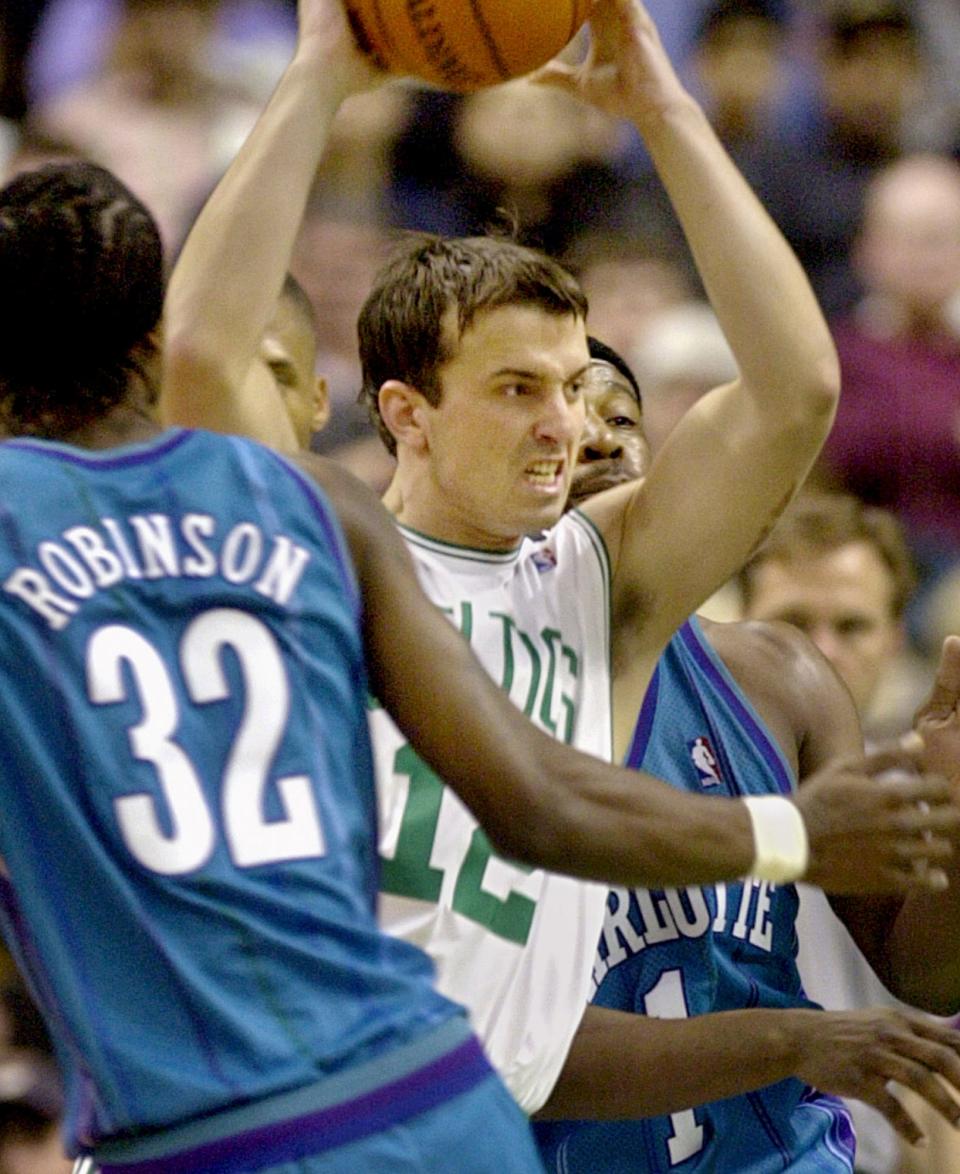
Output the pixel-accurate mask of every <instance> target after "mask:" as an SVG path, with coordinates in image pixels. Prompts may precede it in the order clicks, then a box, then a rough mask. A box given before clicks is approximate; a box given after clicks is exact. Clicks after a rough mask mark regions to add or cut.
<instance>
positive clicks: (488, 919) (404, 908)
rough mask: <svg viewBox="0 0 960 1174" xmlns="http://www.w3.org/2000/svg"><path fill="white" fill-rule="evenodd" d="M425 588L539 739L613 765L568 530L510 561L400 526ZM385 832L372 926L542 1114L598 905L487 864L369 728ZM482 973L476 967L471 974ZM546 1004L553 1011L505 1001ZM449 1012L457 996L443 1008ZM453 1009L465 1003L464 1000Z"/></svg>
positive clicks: (591, 551) (472, 823) (602, 595)
mask: <svg viewBox="0 0 960 1174" xmlns="http://www.w3.org/2000/svg"><path fill="white" fill-rule="evenodd" d="M401 532H402V533H403V535H404V537H405V539H406V541H407V545H408V547H409V549H410V551H411V552H412V554H413V556H414V561H415V563H416V566H417V569H418V572H419V577H420V582H421V585H422V586H423V587H424V589H425V590H426V592H427V595H428V596H429V597H430V598H431V599H432V600H433V602H434V603H436V604H438V605H439V606H440V608H441V609H442V610H443V611H444V612H445V613H446V614H447V615H448V616H449V617H450V619H451V620H452V622H453V623H454V624H455V625H456V626H457V627H459V628H460V630H461V631H462V632H463V634H464V636H465V637H466V638H467V639H468V640H469V641H470V644H471V647H472V648H473V650H474V652H475V653H476V654H477V656H478V657H479V658H480V661H481V663H482V664H483V665H484V666H485V668H486V669H487V671H488V672H489V673H490V675H491V676H492V677H493V679H494V680H495V681H497V682H499V683H500V685H501V686H502V687H503V688H504V689H505V690H506V691H507V692H508V693H509V695H510V697H511V698H512V700H513V701H514V702H515V703H516V705H518V706H519V707H520V708H521V709H523V710H524V712H525V713H527V714H528V716H530V717H531V718H532V719H533V720H534V721H535V722H536V723H537V724H538V725H540V726H542V727H543V728H544V729H546V730H548V731H549V732H550V733H552V734H554V735H555V736H556V737H558V738H561V739H562V740H563V741H565V742H568V743H572V744H574V745H576V746H578V747H579V748H580V749H583V750H588V751H589V752H590V753H592V754H595V755H597V756H598V757H602V758H606V759H609V758H610V755H611V753H612V747H611V737H610V686H609V681H610V677H609V637H608V634H609V617H608V601H609V591H610V578H609V567H608V563H607V555H606V550H605V547H604V545H603V542H602V541H601V539H600V537H599V535H598V534H597V532H596V531H595V530H594V528H593V526H592V524H591V523H590V522H589V521H588V520H587V519H586V518H583V517H580V516H578V515H572V516H571V517H570V519H569V521H568V522H567V523H565V524H564V525H562V526H557V527H555V528H554V529H553V530H552V531H551V532H550V534H549V536H548V537H544V538H528V539H525V540H524V541H523V542H522V543H521V545H520V546H519V547H518V548H517V549H516V550H513V551H509V552H506V553H499V552H495V551H475V550H469V549H467V548H464V547H456V546H450V545H447V544H444V543H441V542H436V541H434V540H432V539H429V538H426V537H424V536H423V535H420V534H417V533H416V532H415V531H412V530H407V529H404V528H403V527H401ZM371 729H372V733H373V744H374V748H375V750H374V752H375V757H376V765H377V779H378V792H379V796H380V809H381V820H382V828H383V830H382V835H381V841H380V844H381V855H382V857H383V861H382V869H381V879H380V891H381V904H380V915H381V921H382V923H383V924H385V925H387V926H389V928H390V930H391V932H393V933H395V934H399V935H400V936H402V937H404V938H407V939H408V940H410V941H413V942H417V943H419V944H420V945H422V946H423V947H424V948H426V949H428V950H429V952H430V953H431V955H432V957H433V959H434V964H435V966H436V970H437V984H438V986H439V988H440V989H441V990H442V991H448V992H449V991H457V992H463V991H464V990H466V989H470V990H471V992H472V997H471V1006H472V1011H473V1015H472V1020H473V1026H474V1030H476V1031H477V1033H478V1034H479V1035H480V1037H481V1038H482V1039H483V1042H484V1048H485V1050H486V1052H487V1054H488V1056H489V1057H490V1059H491V1060H492V1061H493V1063H494V1066H495V1067H497V1068H498V1069H499V1071H500V1072H501V1074H502V1075H504V1076H505V1078H506V1079H507V1081H508V1083H509V1084H510V1086H511V1088H512V1091H513V1092H514V1095H515V1096H517V1097H518V1099H519V1100H520V1102H521V1104H522V1105H526V1104H530V1105H535V1104H537V1103H542V1101H543V1099H544V1098H545V1097H546V1095H547V1094H548V1093H549V1091H550V1089H551V1088H552V1086H553V1083H554V1081H555V1079H556V1077H557V1075H558V1073H559V1071H560V1068H561V1067H562V1064H563V1059H564V1056H565V1055H566V1051H567V1047H568V1046H569V1043H570V1038H571V1036H572V1033H573V1030H574V1028H575V1027H576V1019H575V1018H574V1017H573V1016H571V1015H570V1011H569V1008H570V1007H571V1006H579V1007H582V1006H583V1005H584V1003H585V1002H586V999H587V996H588V990H589V988H588V979H589V974H588V972H587V971H586V970H585V969H584V968H583V967H578V966H571V965H570V959H571V956H577V957H579V956H582V955H583V953H584V952H585V951H592V950H593V949H594V948H595V945H596V942H595V941H593V942H591V941H590V938H589V935H590V934H591V933H592V932H593V927H594V926H595V924H596V922H597V920H598V918H602V915H603V905H604V901H605V899H606V890H605V889H604V888H603V887H602V886H600V885H590V884H583V883H582V882H580V881H575V880H572V879H570V878H568V877H560V876H548V874H546V873H544V872H543V871H540V870H537V871H534V872H531V871H530V870H529V869H524V868H522V867H520V866H518V865H515V864H511V863H509V862H507V861H504V860H501V859H500V858H499V857H497V856H495V855H493V854H492V853H491V850H490V845H489V841H488V840H487V838H486V836H485V835H484V833H483V831H482V830H481V829H480V828H479V827H478V826H477V821H476V820H475V819H474V818H473V816H472V815H470V813H469V812H468V811H467V809H466V808H465V807H464V805H463V803H461V802H460V800H459V799H458V798H457V796H456V795H454V794H453V792H452V791H450V790H449V789H448V788H446V787H444V786H443V784H442V783H441V782H440V780H439V779H438V778H437V777H436V775H434V774H433V773H432V772H430V771H429V770H427V769H426V767H425V766H424V765H423V763H422V762H420V760H419V759H417V758H416V756H415V755H414V754H413V753H412V749H411V747H410V745H409V744H408V743H407V741H406V739H405V738H403V736H402V735H401V734H400V733H399V731H398V730H397V728H396V726H395V725H394V724H393V723H392V722H391V721H390V719H389V718H388V716H387V715H386V713H385V712H384V711H383V710H377V711H376V712H374V713H373V714H372V715H371ZM478 958H482V964H481V965H480V966H479V967H478V965H477V960H478ZM545 985H546V986H547V987H549V988H551V989H552V991H553V997H552V998H551V999H550V1000H543V999H539V998H537V999H536V1001H533V999H529V1000H528V999H527V998H524V997H521V998H517V996H516V992H526V991H529V992H531V994H532V993H534V992H539V991H542V990H543V989H544V986H545ZM454 997H457V996H454ZM460 997H462V995H461V996H460Z"/></svg>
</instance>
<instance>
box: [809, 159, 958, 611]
mask: <svg viewBox="0 0 960 1174" xmlns="http://www.w3.org/2000/svg"><path fill="white" fill-rule="evenodd" d="M854 262H855V265H856V269H857V273H858V274H859V276H860V279H861V281H862V282H863V286H864V288H865V290H866V293H865V295H864V297H863V298H862V299H861V301H860V302H859V303H858V304H857V306H856V307H855V310H854V312H853V313H852V314H850V315H848V316H844V317H842V318H840V319H838V320H837V321H836V322H835V323H834V337H835V340H836V343H837V350H838V352H839V355H840V362H841V366H842V371H843V388H844V393H843V395H842V396H841V399H840V408H839V412H838V415H837V419H836V423H835V424H834V428H833V431H832V432H831V434H830V437H829V438H828V440H827V444H826V446H825V449H824V456H823V458H822V461H821V474H822V475H823V477H824V479H825V480H826V481H828V482H829V481H830V480H831V479H832V481H833V483H835V484H837V485H839V486H840V487H842V488H844V489H846V490H848V491H849V492H851V493H854V494H856V495H857V496H858V497H860V498H862V499H863V500H864V501H867V502H869V503H871V504H873V505H879V506H884V507H886V508H887V509H890V510H893V511H894V512H895V513H896V514H897V516H898V517H899V518H900V520H901V521H902V522H903V524H904V526H905V527H906V531H907V536H908V539H909V542H910V545H911V547H912V549H913V551H914V555H915V557H916V558H917V561H918V564H919V570H920V574H921V578H922V580H923V583H924V586H927V585H929V584H931V583H932V582H933V581H934V580H935V579H936V578H937V577H938V576H939V575H940V574H941V573H943V572H944V571H945V570H946V569H947V568H949V567H950V566H951V565H953V564H954V563H955V562H956V561H957V559H958V558H960V165H958V164H957V163H955V162H954V161H953V160H951V159H948V158H946V157H943V156H936V155H911V156H908V157H906V158H904V159H902V160H900V161H898V162H897V163H894V164H892V165H890V166H889V167H887V168H885V169H884V170H883V171H882V172H880V173H879V174H878V175H877V176H876V177H875V178H874V179H873V181H872V182H871V184H870V186H869V188H868V191H867V198H866V204H865V208H864V215H863V219H862V222H861V225H860V231H859V235H858V238H857V243H856V248H855V252H854ZM923 600H924V594H923V592H921V595H920V597H919V599H918V600H917V602H916V603H915V604H914V606H913V608H912V611H913V613H914V615H915V616H916V619H917V623H918V624H922V617H921V614H920V613H921V612H922V606H923ZM911 623H912V626H913V620H912V621H911Z"/></svg>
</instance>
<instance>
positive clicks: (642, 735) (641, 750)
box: [624, 665, 660, 769]
mask: <svg viewBox="0 0 960 1174" xmlns="http://www.w3.org/2000/svg"><path fill="white" fill-rule="evenodd" d="M659 694H660V666H659V665H657V667H656V668H655V669H654V670H653V676H652V677H651V678H650V684H649V685H648V686H647V691H646V693H644V695H643V704H642V705H641V706H640V712H639V714H638V715H637V724H636V725H635V726H634V728H633V737H632V738H631V740H630V749H629V750H628V751H627V756H626V758H625V759H624V762H625V764H626V765H627V766H633V767H636V768H637V769H639V767H640V763H641V762H643V756H644V755H645V754H646V752H647V746H648V745H649V744H650V735H651V733H652V732H653V721H654V718H655V717H656V716H657V698H658V697H659Z"/></svg>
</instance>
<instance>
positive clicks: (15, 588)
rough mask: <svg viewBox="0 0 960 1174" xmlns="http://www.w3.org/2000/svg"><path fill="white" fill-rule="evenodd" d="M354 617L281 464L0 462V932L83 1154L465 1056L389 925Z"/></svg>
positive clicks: (141, 455) (27, 458)
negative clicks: (437, 1048)
mask: <svg viewBox="0 0 960 1174" xmlns="http://www.w3.org/2000/svg"><path fill="white" fill-rule="evenodd" d="M359 619H360V600H359V597H358V592H357V586H356V583H355V581H354V576H353V570H352V567H351V564H350V562H349V559H348V556H347V553H346V547H345V545H344V541H343V538H342V536H341V533H340V529H339V525H338V523H337V521H336V519H335V517H334V515H333V512H332V510H331V509H330V508H329V506H328V505H327V504H326V501H325V498H324V497H323V495H322V493H321V492H320V490H319V489H318V488H317V487H316V486H315V485H314V484H313V483H312V482H310V481H308V479H307V478H306V477H305V476H303V475H302V474H301V473H300V472H299V471H298V470H296V469H294V467H293V466H291V465H289V464H287V462H285V461H283V460H282V459H281V458H279V457H277V456H276V455H275V454H273V453H271V452H268V451H267V450H266V449H263V448H261V447H259V446H257V445H255V444H252V443H250V442H247V441H241V440H237V439H233V438H227V437H220V436H214V435H212V434H209V433H204V432H185V431H181V430H172V431H169V432H166V433H163V434H161V436H160V437H159V438H158V439H156V440H154V441H152V442H150V443H148V444H143V445H133V446H128V447H125V448H122V449H112V450H108V451H104V452H90V451H86V450H80V449H75V448H72V447H68V446H66V445H60V444H55V443H48V442H39V441H27V440H14V441H8V442H6V443H4V444H3V445H2V446H0V641H2V657H0V677H2V693H3V698H4V721H3V723H2V725H0V792H2V798H3V818H2V820H0V854H2V857H3V860H4V862H5V865H6V872H7V873H8V874H9V877H10V878H12V883H11V882H10V881H8V880H7V879H4V881H3V893H2V896H3V899H4V900H3V905H4V910H3V912H4V928H5V931H6V934H7V936H8V938H9V941H10V944H11V947H12V949H13V950H14V952H15V954H16V957H17V960H18V962H19V964H20V965H21V967H22V969H23V971H24V973H25V975H26V976H27V977H28V979H29V981H30V983H31V986H32V989H33V991H34V993H35V994H36V996H37V999H38V1002H39V1003H40V1005H41V1007H42V1009H43V1011H44V1013H45V1016H46V1019H47V1022H48V1024H49V1026H50V1028H51V1032H52V1034H53V1036H54V1040H55V1044H56V1047H57V1051H58V1058H59V1061H60V1063H61V1068H62V1071H63V1073H64V1078H65V1084H66V1088H67V1095H68V1112H67V1121H66V1125H67V1135H68V1144H69V1146H70V1149H71V1151H72V1152H76V1151H77V1149H84V1148H90V1147H92V1146H96V1145H98V1144H99V1143H100V1142H102V1141H104V1140H106V1141H109V1140H110V1139H111V1138H114V1137H118V1136H120V1137H122V1136H124V1135H127V1134H135V1133H139V1132H142V1131H144V1130H152V1129H166V1128H167V1127H169V1126H170V1125H171V1124H176V1123H178V1122H181V1121H186V1120H196V1119H198V1118H201V1117H204V1115H207V1114H216V1113H218V1112H220V1111H222V1110H223V1109H225V1108H229V1107H230V1106H233V1105H235V1104H236V1103H237V1102H238V1101H241V1100H242V1101H243V1102H244V1103H246V1104H248V1105H249V1104H263V1103H265V1101H266V1100H269V1099H270V1098H274V1099H275V1100H276V1098H278V1097H279V1098H281V1100H282V1098H283V1097H285V1096H286V1097H289V1096H291V1095H294V1094H295V1093H296V1090H298V1089H302V1088H304V1087H306V1086H308V1085H315V1084H317V1082H320V1081H328V1080H329V1081H330V1082H331V1083H330V1086H329V1087H330V1096H329V1097H328V1098H327V1100H328V1102H329V1100H331V1099H334V1100H335V1099H336V1096H335V1095H334V1093H335V1090H337V1089H339V1090H340V1092H339V1094H337V1095H339V1096H340V1097H341V1099H342V1100H343V1101H344V1102H345V1103H346V1102H348V1101H349V1100H350V1097H355V1096H358V1095H359V1094H362V1093H364V1092H365V1091H367V1090H369V1089H374V1090H375V1089H378V1088H382V1086H384V1085H386V1084H388V1083H389V1082H391V1081H392V1080H394V1079H395V1078H396V1077H398V1075H400V1074H402V1072H403V1071H404V1070H405V1068H408V1067H409V1066H410V1065H411V1064H414V1063H416V1064H418V1065H423V1064H426V1063H427V1062H429V1061H431V1060H435V1057H433V1056H431V1054H430V1051H429V1048H427V1049H425V1048H424V1047H423V1046H422V1043H423V1040H424V1039H426V1038H430V1037H432V1036H433V1035H435V1034H437V1033H438V1032H439V1033H441V1034H443V1033H444V1032H445V1031H446V1036H445V1038H446V1039H447V1040H448V1042H449V1040H450V1039H454V1040H455V1039H457V1038H465V1033H466V1031H467V1025H466V1022H465V1019H464V1018H463V1015H462V1012H461V1010H460V1009H459V1008H457V1007H455V1006H453V1005H452V1004H451V1003H450V1002H448V1001H447V1000H446V999H443V998H442V997H441V996H440V995H438V994H437V993H436V992H435V991H434V990H433V989H432V986H431V968H430V964H429V961H428V959H426V958H425V957H424V955H423V954H422V953H421V952H420V951H418V950H415V949H412V948H411V947H410V946H408V945H407V944H406V943H404V942H400V941H396V940H394V939H392V938H390V937H388V936H387V935H384V934H382V933H381V932H380V931H379V929H378V926H377V924H376V915H375V912H376V911H375V904H376V874H377V868H378V860H377V854H376V836H375V819H376V797H375V791H374V785H373V770H372V756H371V752H370V745H369V738H368V732H367V719H366V696H367V690H366V686H365V669H364V660H363V653H362V646H361V638H360V629H359ZM264 943H267V944H268V948H266V949H264V948H263V946H264ZM211 959H213V960H215V966H211V965H208V963H209V962H210V960H211ZM214 971H215V973H214ZM105 990H109V992H110V997H109V999H105V998H103V997H102V992H103V991H105ZM457 1024H460V1025H461V1026H462V1028H463V1031H462V1032H461V1031H453V1032H452V1033H451V1032H450V1031H449V1030H447V1029H449V1028H451V1027H454V1026H456V1025H457ZM418 1049H419V1050H418ZM401 1054H402V1055H403V1056H404V1059H403V1062H402V1064H400V1068H399V1071H398V1066H397V1063H394V1059H395V1058H396V1057H397V1056H400V1055H401ZM421 1083H422V1082H421ZM348 1094H349V1095H348ZM443 1095H444V1096H447V1095H451V1094H449V1093H447V1092H445V1093H444V1094H443ZM388 1116H389V1113H388ZM260 1124H261V1125H263V1124H264V1122H263V1120H261V1121H260ZM341 1124H342V1122H341ZM108 1148H109V1147H108ZM204 1168H206V1167H204ZM244 1168H246V1167H244Z"/></svg>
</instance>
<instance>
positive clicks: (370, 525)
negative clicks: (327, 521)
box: [289, 452, 405, 561]
mask: <svg viewBox="0 0 960 1174" xmlns="http://www.w3.org/2000/svg"><path fill="white" fill-rule="evenodd" d="M289 459H290V460H291V461H292V462H293V463H294V464H295V465H296V466H297V467H298V468H300V469H301V470H302V471H303V472H304V473H306V474H307V476H308V477H310V479H311V480H313V481H314V482H315V483H316V484H317V485H319V486H320V488H321V489H322V490H323V492H324V493H325V494H326V496H327V498H328V499H329V501H330V504H331V505H332V506H333V508H334V510H335V511H336V514H337V517H338V518H339V520H340V524H341V526H342V527H343V530H344V533H345V534H346V536H347V541H348V542H349V544H350V547H351V550H352V553H353V556H354V559H355V560H358V561H363V560H364V557H365V556H369V555H370V554H372V553H373V551H374V550H376V552H377V553H379V554H381V555H383V556H384V557H386V556H389V555H394V556H396V557H400V556H401V555H402V552H403V551H404V546H403V543H402V542H401V540H400V537H399V534H398V533H397V528H396V526H395V525H394V522H393V519H392V518H391V516H390V514H389V513H388V512H387V511H386V509H385V508H384V506H383V503H382V502H381V501H380V499H379V497H377V495H376V494H375V493H374V491H373V490H372V489H371V488H370V487H369V486H368V485H365V484H364V483H363V482H362V481H361V480H360V479H359V478H358V477H355V476H354V475H353V474H352V473H351V472H349V471H348V470H347V469H345V468H344V467H343V466H342V465H340V464H338V463H337V462H336V461H333V460H330V459H329V458H328V457H321V456H318V455H317V454H315V453H304V452H300V453H297V454H296V455H295V456H293V457H290V458H289ZM403 557H405V555H404V556H403Z"/></svg>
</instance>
